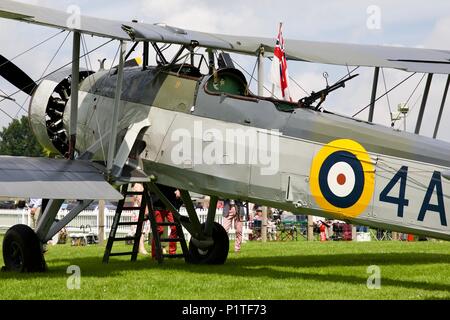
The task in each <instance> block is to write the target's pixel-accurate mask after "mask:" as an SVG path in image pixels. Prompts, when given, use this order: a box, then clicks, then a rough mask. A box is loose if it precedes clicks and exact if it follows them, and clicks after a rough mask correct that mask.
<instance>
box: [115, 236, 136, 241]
mask: <svg viewBox="0 0 450 320" xmlns="http://www.w3.org/2000/svg"><path fill="white" fill-rule="evenodd" d="M135 239H136V238H135V237H125V238H113V241H129V240H135Z"/></svg>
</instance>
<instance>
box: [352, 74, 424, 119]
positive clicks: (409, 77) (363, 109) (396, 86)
mask: <svg viewBox="0 0 450 320" xmlns="http://www.w3.org/2000/svg"><path fill="white" fill-rule="evenodd" d="M416 73H417V72H414V73H412V74H410V75H409V76H408V77H406V78H405V79H403V80H402V81H400V82H399V83H398V84H396V85H395V86H394V87H393V88H391V89H390V90H389V91H388V92H386V93H385V94H383V95H382V96H380V97H378V98H377V99H376V100H375V102H377V101H378V100H380V99H381V98H383V97H384V96H385V95H386V94H388V93H390V92H392V91H394V90H395V89H397V88H398V87H399V86H401V85H402V84H403V83H405V82H406V81H408V80H409V79H411V78H412V77H413V76H414V75H416ZM371 104H372V103H369V104H368V105H367V106H365V107H364V108H362V109H361V110H359V111H358V112H357V113H355V114H354V115H353V116H352V118H354V117H356V116H357V115H359V114H360V113H362V112H363V111H365V110H366V109H367V108H369V107H370V106H371Z"/></svg>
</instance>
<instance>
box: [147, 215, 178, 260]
mask: <svg viewBox="0 0 450 320" xmlns="http://www.w3.org/2000/svg"><path fill="white" fill-rule="evenodd" d="M155 220H156V223H162V222H164V220H167V221H168V222H172V223H173V222H174V220H173V214H172V212H170V211H168V210H155ZM158 233H159V235H160V236H161V235H162V234H163V233H164V227H163V226H158ZM169 238H170V239H175V238H177V228H176V227H175V226H171V227H170V236H169ZM176 253H177V243H176V242H170V243H169V254H176ZM152 257H153V258H155V257H156V248H155V239H152Z"/></svg>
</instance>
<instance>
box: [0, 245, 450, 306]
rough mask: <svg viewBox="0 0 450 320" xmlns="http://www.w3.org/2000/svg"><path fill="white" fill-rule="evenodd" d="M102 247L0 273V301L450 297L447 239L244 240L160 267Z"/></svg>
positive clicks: (59, 252)
mask: <svg viewBox="0 0 450 320" xmlns="http://www.w3.org/2000/svg"><path fill="white" fill-rule="evenodd" d="M124 246H125V245H122V249H125V248H124ZM118 247H120V245H119V246H118ZM129 248H130V247H128V248H126V249H129ZM230 248H232V246H231V245H230ZM116 249H118V250H120V248H117V247H116ZM103 250H104V247H101V246H89V247H71V246H70V245H64V246H53V247H49V251H48V252H47V253H46V261H47V263H48V266H49V271H48V272H47V273H43V274H14V273H7V272H6V273H5V272H2V273H0V299H157V300H165V299H176V300H189V299H193V300H196V299H232V300H234V299H252V300H258V299H270V300H272V299H274V300H279V299H281V300H288V299H295V300H298V299H449V298H450V268H449V266H450V253H449V252H450V243H449V242H414V243H405V242H369V243H361V242H359V243H358V242H327V243H320V242H313V243H307V242H305V241H298V242H294V241H291V242H269V243H266V244H263V243H260V242H247V243H245V244H243V247H242V252H241V253H239V254H237V255H236V254H235V253H234V252H232V251H230V254H229V259H228V262H227V263H226V264H225V265H223V266H200V265H187V264H185V263H184V262H183V261H181V260H176V261H172V260H171V261H166V262H164V264H162V265H158V264H157V263H156V262H154V261H151V260H150V258H148V257H142V256H141V257H139V259H138V261H137V262H136V263H131V262H129V261H128V258H111V262H110V264H108V265H103V264H102V263H101V259H102V255H103ZM0 264H1V265H3V261H2V259H0ZM70 265H77V266H79V267H80V268H81V288H80V290H69V289H67V285H66V283H67V279H68V277H69V275H68V274H67V273H66V271H67V267H68V266H70ZM370 265H377V266H379V267H380V268H381V289H379V290H369V289H368V288H367V286H366V283H367V279H368V277H369V274H368V273H367V268H368V266H370Z"/></svg>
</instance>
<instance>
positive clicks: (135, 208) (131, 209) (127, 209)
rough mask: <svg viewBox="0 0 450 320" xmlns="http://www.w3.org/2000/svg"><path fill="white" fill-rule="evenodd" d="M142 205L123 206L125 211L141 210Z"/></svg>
mask: <svg viewBox="0 0 450 320" xmlns="http://www.w3.org/2000/svg"><path fill="white" fill-rule="evenodd" d="M141 209H142V207H123V208H122V210H123V211H134V210H141Z"/></svg>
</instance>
